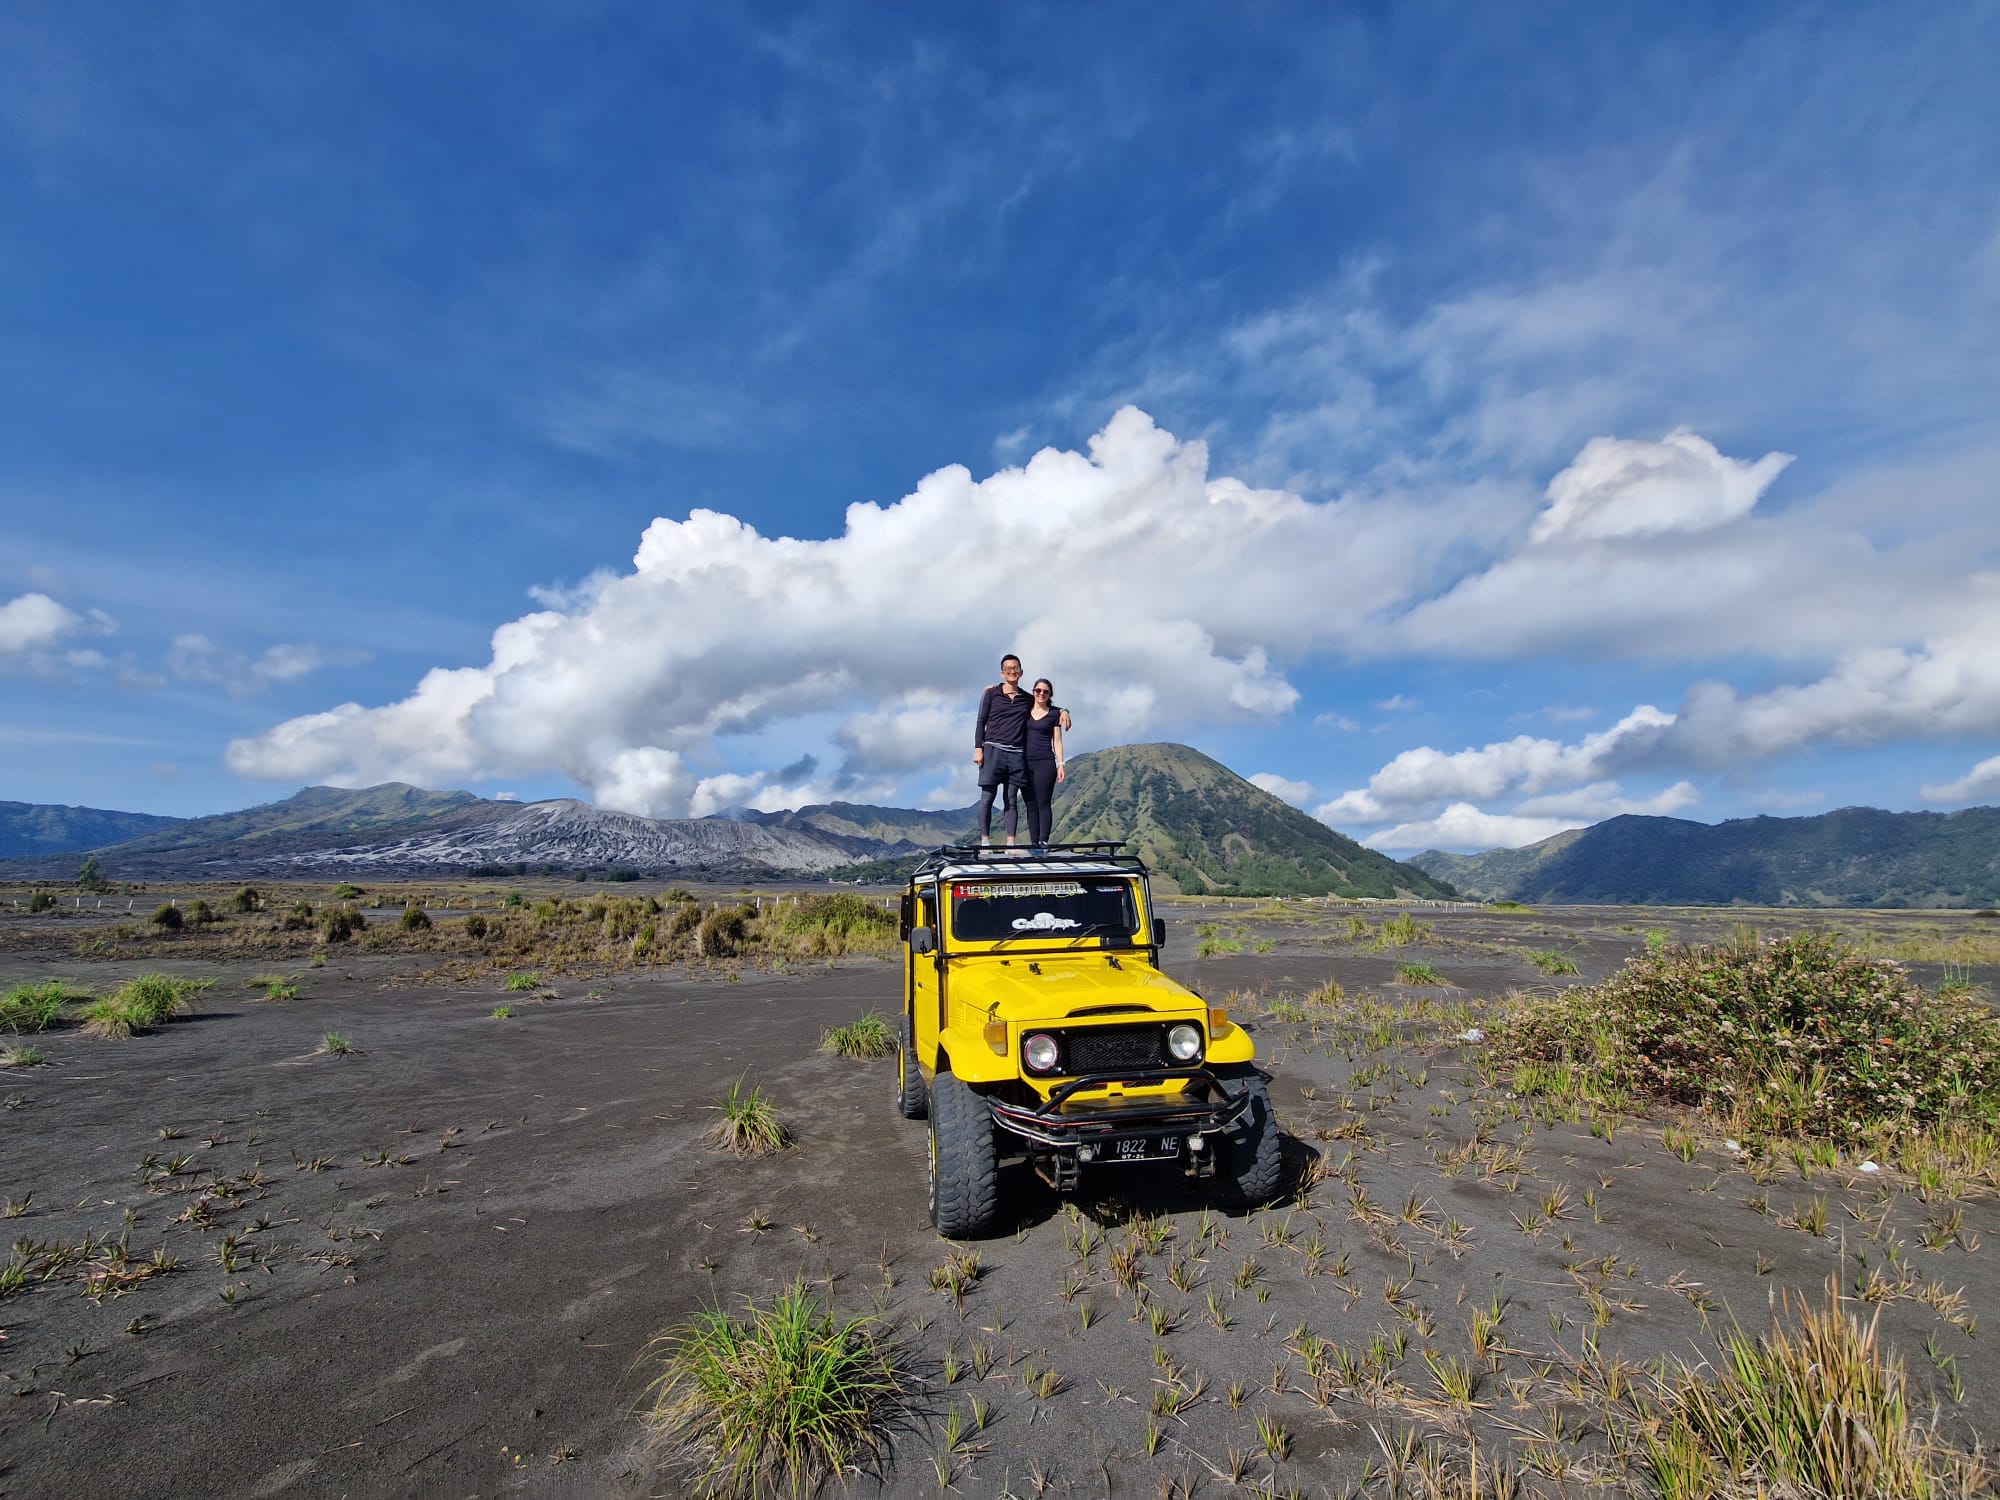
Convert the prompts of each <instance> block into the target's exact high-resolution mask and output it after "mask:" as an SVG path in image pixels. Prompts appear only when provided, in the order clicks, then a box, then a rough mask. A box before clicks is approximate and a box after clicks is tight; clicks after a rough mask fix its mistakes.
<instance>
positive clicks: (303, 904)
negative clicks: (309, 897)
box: [279, 901, 314, 932]
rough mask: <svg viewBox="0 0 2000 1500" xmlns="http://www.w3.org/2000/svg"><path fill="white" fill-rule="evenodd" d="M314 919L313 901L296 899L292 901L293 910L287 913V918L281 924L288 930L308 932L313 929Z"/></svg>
mask: <svg viewBox="0 0 2000 1500" xmlns="http://www.w3.org/2000/svg"><path fill="white" fill-rule="evenodd" d="M313 921H314V916H313V908H312V902H310V901H295V902H293V903H292V907H291V910H289V911H287V912H286V913H285V920H284V921H283V922H281V923H280V924H279V925H280V926H281V927H283V928H284V930H285V931H286V932H307V931H310V930H311V928H312V925H313Z"/></svg>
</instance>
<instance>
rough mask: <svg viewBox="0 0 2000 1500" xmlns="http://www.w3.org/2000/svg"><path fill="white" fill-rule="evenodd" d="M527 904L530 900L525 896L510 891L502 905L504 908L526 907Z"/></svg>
mask: <svg viewBox="0 0 2000 1500" xmlns="http://www.w3.org/2000/svg"><path fill="white" fill-rule="evenodd" d="M527 904H528V898H527V897H526V896H523V895H522V894H521V893H520V892H519V891H509V892H508V893H507V899H506V900H505V901H503V902H502V903H501V905H503V906H526V905H527Z"/></svg>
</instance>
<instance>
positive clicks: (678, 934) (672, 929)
mask: <svg viewBox="0 0 2000 1500" xmlns="http://www.w3.org/2000/svg"><path fill="white" fill-rule="evenodd" d="M700 925H701V908H700V907H699V906H696V905H695V904H694V903H693V902H689V903H688V904H686V905H685V906H677V907H675V908H674V914H673V915H672V916H671V917H669V918H668V919H667V941H668V942H669V943H677V942H679V940H680V939H682V938H684V937H686V936H687V935H688V934H689V933H690V932H693V931H694V930H695V928H697V927H699V926H700Z"/></svg>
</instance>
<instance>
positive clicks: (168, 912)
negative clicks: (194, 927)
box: [153, 902, 187, 932]
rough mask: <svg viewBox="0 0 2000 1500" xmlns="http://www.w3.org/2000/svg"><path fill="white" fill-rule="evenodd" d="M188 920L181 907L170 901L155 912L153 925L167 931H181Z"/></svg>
mask: <svg viewBox="0 0 2000 1500" xmlns="http://www.w3.org/2000/svg"><path fill="white" fill-rule="evenodd" d="M186 920H187V919H186V918H184V917H183V916H182V915H181V909H180V908H179V907H178V906H175V905H174V904H173V903H172V902H168V903H167V904H166V905H164V906H162V907H160V908H159V909H158V910H157V911H155V912H154V913H153V925H154V926H155V927H158V928H162V929H164V930H165V931H167V932H179V931H180V930H181V928H182V926H183V925H185V923H186Z"/></svg>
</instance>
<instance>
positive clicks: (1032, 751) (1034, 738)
mask: <svg viewBox="0 0 2000 1500" xmlns="http://www.w3.org/2000/svg"><path fill="white" fill-rule="evenodd" d="M1061 722H1062V710H1061V709H1059V708H1052V709H1050V710H1049V716H1048V717H1047V718H1046V719H1043V720H1041V721H1039V722H1037V721H1036V719H1035V715H1034V713H1033V711H1032V710H1031V711H1030V712H1029V714H1028V719H1027V725H1026V728H1027V734H1028V756H1027V758H1028V759H1029V760H1033V761H1047V762H1049V763H1050V764H1051V765H1053V764H1054V763H1055V758H1056V726H1057V725H1058V724H1060V723H1061Z"/></svg>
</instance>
